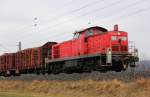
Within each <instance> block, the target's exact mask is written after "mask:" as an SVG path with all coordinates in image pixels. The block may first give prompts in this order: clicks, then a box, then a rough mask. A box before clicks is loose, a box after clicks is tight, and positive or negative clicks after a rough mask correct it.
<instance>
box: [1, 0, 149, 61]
mask: <svg viewBox="0 0 150 97" xmlns="http://www.w3.org/2000/svg"><path fill="white" fill-rule="evenodd" d="M35 17H37V20H34V18H35ZM149 17H150V0H132V1H131V0H0V54H2V53H5V52H15V51H17V46H16V45H17V43H18V41H22V44H23V48H30V47H36V46H40V45H42V44H43V43H45V42H47V41H58V42H61V41H64V40H68V39H71V38H72V33H73V32H74V31H75V30H80V29H83V28H85V27H89V26H93V25H99V26H102V27H105V28H107V29H109V30H112V29H113V25H114V24H119V29H120V30H123V31H127V32H128V33H129V39H130V40H132V41H135V43H136V46H137V48H138V49H139V52H140V56H141V57H142V58H144V59H150V52H149V50H150V43H149V42H150V34H149V32H150V30H149V28H150V26H149V22H150V20H149ZM89 22H90V24H88V23H89ZM35 23H37V26H36V27H34V26H33V25H34V24H35Z"/></svg>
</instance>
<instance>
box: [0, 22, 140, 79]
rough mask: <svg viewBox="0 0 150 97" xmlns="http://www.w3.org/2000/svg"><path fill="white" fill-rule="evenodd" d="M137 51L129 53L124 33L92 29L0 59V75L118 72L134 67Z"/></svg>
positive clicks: (116, 26)
mask: <svg viewBox="0 0 150 97" xmlns="http://www.w3.org/2000/svg"><path fill="white" fill-rule="evenodd" d="M138 59H139V58H138V51H137V49H135V48H134V49H133V50H132V52H129V43H128V33H127V32H124V31H119V30H118V25H115V26H114V30H113V31H108V30H107V29H105V28H102V27H98V26H94V27H90V28H87V29H84V30H82V31H77V32H75V33H74V37H73V39H72V40H68V41H64V42H62V43H56V42H48V43H46V44H44V45H43V46H41V47H37V48H30V49H25V50H22V51H19V52H16V53H13V54H4V55H2V56H0V74H1V75H5V76H8V75H18V74H22V73H25V74H26V73H37V74H39V73H43V74H45V73H48V74H50V73H55V74H57V73H61V72H67V73H72V72H91V71H93V70H98V71H107V70H114V71H117V72H118V71H122V70H126V69H127V68H128V66H135V62H137V61H138Z"/></svg>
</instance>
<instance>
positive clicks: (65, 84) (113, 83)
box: [0, 78, 150, 97]
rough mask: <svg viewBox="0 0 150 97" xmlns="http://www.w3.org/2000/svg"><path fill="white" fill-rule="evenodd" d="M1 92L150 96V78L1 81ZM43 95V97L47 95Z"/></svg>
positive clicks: (54, 96)
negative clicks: (134, 79)
mask: <svg viewBox="0 0 150 97" xmlns="http://www.w3.org/2000/svg"><path fill="white" fill-rule="evenodd" d="M0 92H18V93H31V94H38V95H45V96H52V97H150V79H144V78H139V79H138V80H136V81H134V82H129V83H125V82H122V81H119V80H117V79H114V80H110V81H105V80H104V81H94V80H78V81H46V80H43V81H39V80H34V81H31V82H27V81H19V80H18V81H11V80H2V81H0ZM45 96H42V97H45Z"/></svg>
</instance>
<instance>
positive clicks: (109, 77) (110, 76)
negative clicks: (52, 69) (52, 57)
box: [0, 70, 150, 82]
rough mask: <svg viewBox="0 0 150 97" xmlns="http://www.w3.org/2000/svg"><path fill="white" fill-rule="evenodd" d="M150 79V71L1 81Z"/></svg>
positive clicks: (61, 74)
mask: <svg viewBox="0 0 150 97" xmlns="http://www.w3.org/2000/svg"><path fill="white" fill-rule="evenodd" d="M140 77H143V78H150V71H132V70H130V71H125V72H105V73H101V72H97V71H94V72H91V73H73V74H65V73H60V74H58V75H54V74H51V75H34V74H32V75H22V76H15V77H14V76H11V77H0V80H23V81H32V80H60V81H64V80H112V79H118V80H122V81H125V82H129V81H133V80H135V79H137V78H140Z"/></svg>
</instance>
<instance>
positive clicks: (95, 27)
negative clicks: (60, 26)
mask: <svg viewBox="0 0 150 97" xmlns="http://www.w3.org/2000/svg"><path fill="white" fill-rule="evenodd" d="M90 29H98V30H100V31H102V32H107V31H108V30H107V29H105V28H103V27H99V26H93V27H90V28H86V29H83V30H81V31H77V32H75V33H82V32H84V31H87V30H90Z"/></svg>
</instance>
